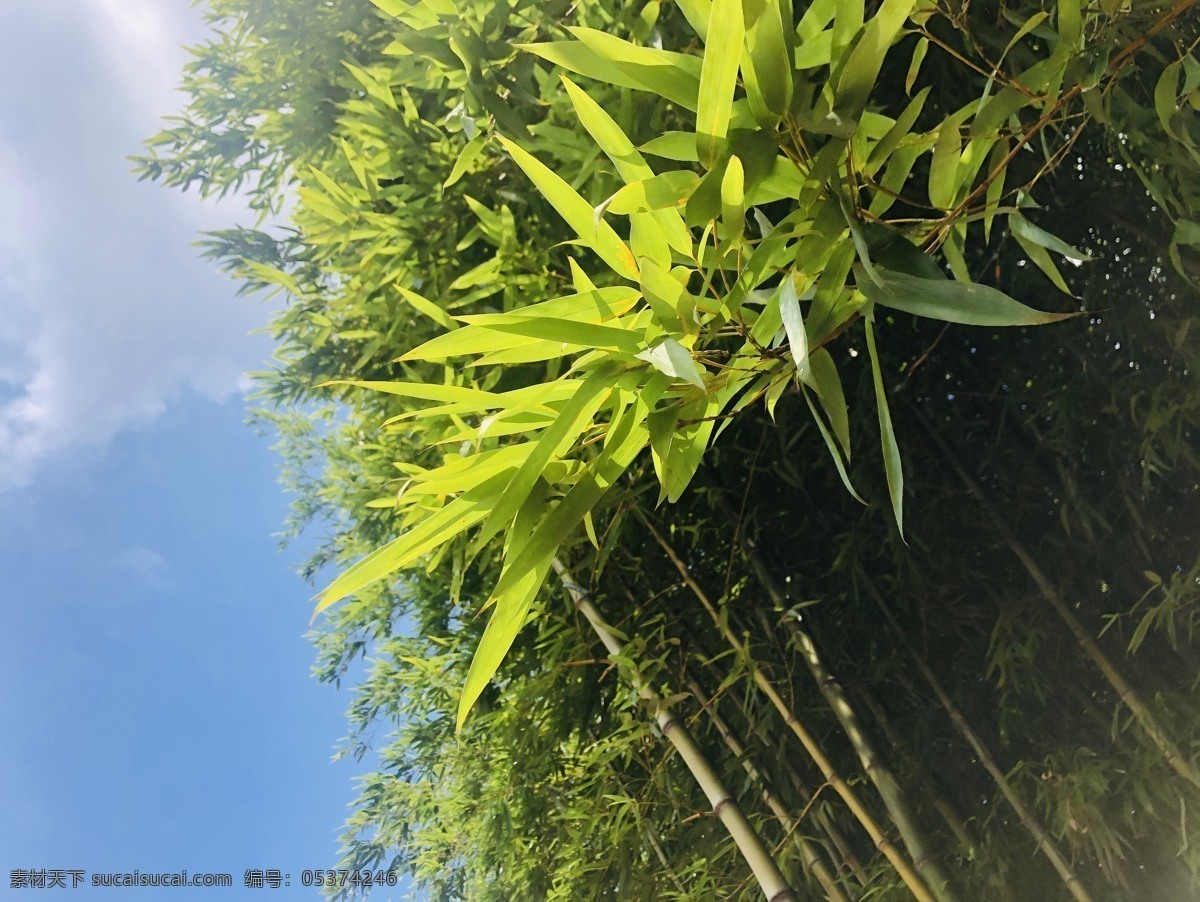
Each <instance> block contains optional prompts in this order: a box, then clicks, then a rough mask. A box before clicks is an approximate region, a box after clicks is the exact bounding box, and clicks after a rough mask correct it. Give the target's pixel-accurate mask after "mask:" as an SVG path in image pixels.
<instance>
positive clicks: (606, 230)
mask: <svg viewBox="0 0 1200 902" xmlns="http://www.w3.org/2000/svg"><path fill="white" fill-rule="evenodd" d="M499 141H500V143H501V144H503V145H504V148H505V149H506V150H507V151H508V152H509V153H510V154H511V155H512V158H513V159H514V160H516V162H517V165H518V166H520V167H521V168H522V169H523V170H525V174H526V175H528V176H529V178H530V180H531V181H532V182H533V183H534V185H536V186H537V189H538V190H539V191H540V192H541V193H542V195H543V196H544V197H545V198H546V200H548V201H550V204H551V206H553V207H554V209H555V210H557V211H558V213H559V215H560V216H562V218H563V219H565V220H566V221H567V224H568V225H569V226H570V227H571V228H572V229H574V230H575V233H576V234H577V235H578V236H579V237H580V239H581V240H582V241H583V243H584V244H586V245H587V246H588V247H590V248H592V250H594V251H595V252H596V254H597V255H598V256H599V257H600V259H601V260H603V261H604V262H605V263H607V264H608V265H609V267H610V268H611V269H612V270H613V271H614V272H615V273H616V274H617V275H619V276H624V277H625V278H628V279H637V263H636V262H635V261H634V259H633V254H632V253H630V250H629V248H628V247H627V246H626V245H625V242H624V241H622V240H621V238H620V236H618V235H617V233H616V232H614V231H613V229H612V226H610V225H608V223H606V222H603V221H600V222H599V223H597V222H596V211H595V210H594V209H593V208H592V205H591V204H589V203H588V202H587V201H586V200H584V199H583V198H582V197H580V196H579V193H578V192H577V191H576V190H575V189H574V188H572V187H571V186H570V185H568V184H567V183H566V182H565V181H563V180H562V178H560V177H559V176H558V175H556V174H555V173H554V172H552V171H551V170H550V169H549V168H548V167H547V166H546V165H545V164H543V163H542V162H541V161H539V160H538V159H537V158H535V157H534V156H533V155H532V154H529V153H527V152H526V151H525V150H523V149H522V148H521V147H519V146H517V145H516V144H514V143H513V142H512V141H509V140H508V139H507V138H500V139H499Z"/></svg>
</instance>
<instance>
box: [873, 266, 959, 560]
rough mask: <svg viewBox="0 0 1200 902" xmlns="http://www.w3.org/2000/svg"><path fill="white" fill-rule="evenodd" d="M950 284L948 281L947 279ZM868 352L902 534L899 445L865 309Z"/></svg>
mask: <svg viewBox="0 0 1200 902" xmlns="http://www.w3.org/2000/svg"><path fill="white" fill-rule="evenodd" d="M947 284H949V283H947ZM865 319H866V326H867V352H868V354H869V356H870V358H871V379H872V381H873V382H874V383H875V405H876V407H877V409H878V411H879V435H880V439H881V440H882V442H883V469H884V472H885V473H886V474H887V484H888V494H889V495H890V496H891V499H892V512H893V513H894V514H895V515H896V527H897V528H898V529H899V530H900V535H901V537H903V536H904V466H903V464H902V462H901V460H900V446H899V445H897V444H896V432H895V430H894V429H893V428H892V414H891V411H889V410H888V399H887V390H886V389H885V388H884V385H883V373H882V372H881V371H880V368H879V352H878V351H877V350H876V349H875V314H874V311H872V310H868V311H867V315H866V317H865Z"/></svg>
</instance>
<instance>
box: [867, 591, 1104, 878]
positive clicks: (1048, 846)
mask: <svg viewBox="0 0 1200 902" xmlns="http://www.w3.org/2000/svg"><path fill="white" fill-rule="evenodd" d="M861 579H862V584H863V586H864V587H866V590H867V594H868V595H870V596H871V597H872V598H873V599H874V600H875V603H876V604H877V605H878V606H879V609H880V610H881V611H883V616H884V617H885V618H886V619H887V621H888V623H890V624H891V625H892V629H893V630H894V631H895V633H896V635H897V637H898V638H899V639H900V643H901V644H902V645H903V646H904V647H905V649H907V651H908V654H909V657H910V658H911V659H912V661H913V663H914V664H916V665H917V669H918V670H919V671H921V675H922V676H923V677H925V681H926V682H927V683H929V686H930V688H931V689H933V693H934V695H936V696H937V697H938V701H939V702H941V705H942V707H943V708H945V709H946V713H947V714H948V715H950V719H951V720H952V721H954V725H955V726H956V727H958V731H959V732H960V733H962V735H963V738H964V739H966V740H967V743H968V744H969V745H970V746H971V748H972V749H973V750H974V752H975V755H976V757H978V758H979V761H980V763H981V764H982V765H983V767H984V769H985V770H986V771H987V772H988V774H989V775H990V776H991V778H992V779H993V780H994V781H995V782H996V786H997V788H999V790H1000V793H1001V795H1003V796H1004V798H1005V799H1006V800H1007V801H1008V804H1009V805H1011V806H1012V809H1013V811H1015V812H1016V815H1017V818H1018V819H1019V820H1020V821H1021V823H1022V824H1023V825H1024V827H1025V829H1026V830H1028V831H1029V834H1030V835H1031V836H1032V837H1033V839H1034V842H1035V843H1036V844H1037V849H1038V851H1039V852H1041V853H1042V854H1043V855H1044V856H1046V859H1047V860H1048V861H1049V862H1050V864H1051V865H1052V866H1053V867H1054V870H1055V871H1057V872H1058V876H1059V877H1061V878H1062V881H1063V883H1064V884H1065V885H1066V887H1067V890H1068V891H1069V892H1070V893H1071V895H1072V896H1074V897H1075V898H1076V899H1077V900H1078V902H1092V897H1091V895H1089V894H1088V891H1087V890H1086V889H1085V888H1084V886H1083V884H1082V883H1081V882H1080V880H1079V877H1078V876H1077V875H1076V874H1075V872H1074V871H1073V870H1072V869H1071V866H1070V865H1069V864H1068V863H1067V860H1066V859H1065V858H1063V855H1062V853H1061V852H1060V851H1059V850H1058V846H1056V845H1055V844H1054V840H1052V839H1051V838H1050V835H1049V834H1048V833H1047V832H1046V828H1045V827H1043V826H1042V824H1041V821H1039V820H1038V819H1037V816H1036V815H1035V814H1034V813H1033V812H1032V811H1030V810H1029V809H1028V808H1027V807H1026V806H1025V803H1024V802H1023V801H1022V800H1021V797H1020V796H1019V795H1017V792H1016V790H1015V789H1014V788H1013V786H1012V784H1011V783H1009V782H1008V777H1006V776H1005V775H1004V771H1003V770H1001V769H1000V767H999V765H997V764H996V760H995V759H994V758H993V757H992V755H991V752H990V751H989V749H988V747H987V746H986V745H984V743H983V740H981V739H980V738H979V736H978V734H976V732H975V731H974V730H972V729H971V727H970V725H969V724H968V723H967V721H966V719H965V718H964V717H963V716H962V712H961V711H959V709H958V707H957V706H956V705H955V704H954V702H952V701H951V700H950V696H949V695H947V694H946V690H945V689H944V688H943V686H942V683H941V681H940V680H939V679H938V678H937V676H936V675H935V674H934V672H933V671H932V670H931V669H930V667H929V665H928V664H927V663H925V659H924V658H923V657H922V656H921V655H920V654H918V652H917V650H916V649H915V648H913V646H912V643H910V642H909V641H908V636H906V635H905V633H904V630H903V628H902V627H901V626H900V624H899V623H898V622H897V620H896V617H895V615H894V614H892V612H891V610H890V609H889V608H888V606H887V603H886V602H885V601H884V599H883V596H882V595H881V594H880V592H879V590H878V589H877V588H875V584H874V583H873V582H872V581H871V579H870V578H869V577H868V576H867V575H866V574H865V573H864V574H861Z"/></svg>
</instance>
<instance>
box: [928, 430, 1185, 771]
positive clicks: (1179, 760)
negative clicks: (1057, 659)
mask: <svg viewBox="0 0 1200 902" xmlns="http://www.w3.org/2000/svg"><path fill="white" fill-rule="evenodd" d="M913 410H914V412H915V413H916V416H917V419H918V420H919V421H920V423H921V426H922V428H924V430H925V433H926V434H927V435H928V436H929V437H930V438H931V439H932V440H933V443H934V444H935V445H937V446H938V450H940V451H941V452H942V456H943V457H944V458H945V459H946V462H947V463H949V464H950V466H951V468H952V469H953V470H954V472H955V473H956V474H957V475H958V478H959V480H960V481H961V482H962V484H963V486H964V487H965V488H966V490H967V491H968V492H969V493H970V494H971V495H972V496H973V497H974V498H975V500H977V501H978V502H979V504H980V506H981V507H982V508H983V512H984V514H985V515H986V516H987V518H988V519H989V520H991V522H992V525H993V526H994V527H995V528H996V531H997V532H998V533H999V535H1000V537H1001V539H1002V540H1003V541H1004V544H1005V545H1007V546H1008V549H1009V551H1011V552H1012V553H1013V555H1014V556H1015V557H1016V558H1017V560H1019V561H1020V562H1021V566H1022V567H1024V568H1025V572H1026V573H1028V574H1029V576H1030V577H1032V579H1033V581H1034V582H1035V583H1036V584H1037V587H1038V588H1039V589H1040V590H1041V592H1042V595H1043V597H1045V599H1046V601H1047V602H1049V604H1050V607H1051V608H1053V609H1054V612H1055V613H1056V614H1058V616H1059V617H1060V618H1061V619H1062V621H1063V622H1064V623H1065V624H1066V625H1067V629H1068V630H1070V632H1071V635H1072V636H1074V637H1075V642H1076V643H1077V644H1078V645H1079V647H1080V648H1081V649H1082V650H1083V652H1084V654H1086V655H1087V656H1088V657H1089V658H1091V660H1092V663H1094V664H1095V665H1096V667H1097V668H1098V669H1099V670H1100V672H1101V673H1102V674H1104V678H1105V679H1106V680H1108V682H1109V684H1110V685H1111V686H1112V687H1113V689H1115V690H1116V692H1117V695H1118V696H1119V697H1120V699H1121V702H1122V703H1123V704H1124V705H1125V707H1127V708H1128V709H1129V710H1130V712H1131V713H1132V714H1133V716H1134V719H1135V720H1136V721H1137V722H1138V725H1139V726H1140V727H1141V728H1142V731H1143V732H1144V733H1145V734H1146V736H1147V737H1148V738H1149V739H1150V741H1151V742H1152V743H1153V744H1154V746H1155V747H1156V748H1157V749H1158V750H1159V751H1160V752H1161V753H1162V755H1163V757H1164V758H1165V759H1166V761H1167V764H1169V765H1170V766H1171V769H1172V770H1174V771H1175V773H1177V774H1179V776H1181V777H1183V778H1184V779H1185V780H1187V781H1188V782H1189V783H1191V784H1192V785H1193V786H1195V787H1197V788H1200V770H1198V769H1197V768H1196V766H1195V765H1194V764H1192V763H1191V761H1189V760H1188V759H1187V758H1185V757H1184V756H1183V754H1182V753H1181V752H1180V750H1179V747H1178V746H1176V745H1175V743H1174V742H1173V741H1172V740H1171V739H1170V737H1169V736H1168V735H1167V733H1166V731H1165V730H1164V729H1163V728H1162V726H1161V725H1160V724H1159V722H1158V718H1156V717H1155V716H1154V714H1153V712H1151V710H1150V708H1149V707H1148V706H1147V705H1146V703H1145V701H1143V700H1142V697H1141V696H1140V695H1139V694H1138V692H1137V691H1136V690H1135V689H1134V688H1133V687H1132V686H1130V685H1129V683H1128V682H1126V680H1125V678H1124V677H1123V676H1121V674H1120V672H1119V671H1118V670H1117V668H1116V667H1115V666H1114V665H1113V663H1112V661H1110V660H1109V659H1108V656H1107V655H1106V654H1105V653H1104V652H1103V651H1102V650H1101V648H1100V646H1099V645H1097V644H1096V640H1095V639H1093V638H1092V637H1091V635H1090V634H1089V633H1088V631H1087V630H1085V629H1084V628H1083V624H1081V623H1080V622H1079V620H1078V618H1076V617H1075V615H1074V614H1072V613H1071V610H1070V608H1069V607H1068V606H1067V603H1066V602H1065V601H1063V598H1062V596H1061V595H1059V593H1058V590H1057V589H1055V588H1054V585H1053V584H1052V583H1051V582H1050V580H1049V579H1048V578H1047V577H1046V574H1045V573H1044V572H1043V571H1042V568H1041V567H1039V566H1038V564H1037V562H1036V561H1035V560H1034V559H1033V557H1032V555H1030V554H1029V552H1028V551H1027V550H1026V549H1025V546H1024V545H1022V544H1021V543H1020V542H1019V541H1017V538H1016V537H1015V536H1014V535H1013V534H1012V532H1011V531H1010V530H1009V528H1008V524H1006V523H1005V522H1004V520H1003V519H1002V518H1001V516H1000V514H999V513H997V511H996V509H995V506H994V505H993V504H992V503H991V501H990V500H989V499H988V497H987V495H985V494H984V492H983V489H981V488H980V487H979V483H977V482H976V481H975V480H974V479H973V478H971V476H970V474H968V473H967V471H966V470H965V469H964V468H963V467H962V465H961V464H960V463H959V462H958V458H957V457H955V455H954V452H953V451H951V450H950V447H949V446H948V445H947V444H946V442H945V440H944V439H943V438H942V437H941V436H940V435H939V434H938V433H937V430H935V429H934V428H933V427H932V425H930V423H929V421H928V420H927V419H926V418H925V416H924V414H922V413H921V412H920V411H918V410H916V408H913Z"/></svg>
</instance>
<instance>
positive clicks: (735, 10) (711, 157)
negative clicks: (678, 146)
mask: <svg viewBox="0 0 1200 902" xmlns="http://www.w3.org/2000/svg"><path fill="white" fill-rule="evenodd" d="M708 33H709V34H719V35H720V36H721V40H720V41H716V42H714V43H713V44H709V45H708V46H707V47H706V48H705V53H704V63H703V66H702V68H701V70H700V91H699V95H698V99H697V105H696V153H697V155H698V156H699V159H700V162H701V163H703V164H704V167H705V168H706V169H711V168H713V166H715V165H716V164H717V162H718V161H719V160H720V158H721V153H722V151H723V149H724V147H725V136H726V134H727V133H728V131H729V119H730V117H731V116H732V115H733V91H734V88H735V87H736V85H737V74H738V64H739V63H740V61H741V57H742V43H743V41H744V40H745V33H746V25H745V21H744V20H743V18H742V4H741V0H713V5H712V13H711V15H710V17H709V20H708ZM714 44H715V46H714Z"/></svg>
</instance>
